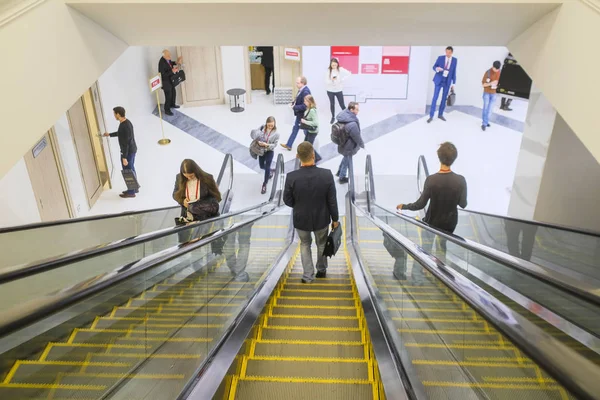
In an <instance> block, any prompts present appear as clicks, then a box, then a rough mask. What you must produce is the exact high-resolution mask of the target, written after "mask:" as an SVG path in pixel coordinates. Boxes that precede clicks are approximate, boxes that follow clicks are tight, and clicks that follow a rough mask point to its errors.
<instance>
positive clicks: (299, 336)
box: [262, 328, 362, 343]
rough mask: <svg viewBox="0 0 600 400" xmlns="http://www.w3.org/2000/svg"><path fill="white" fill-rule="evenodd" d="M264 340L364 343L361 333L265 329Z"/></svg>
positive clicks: (263, 332) (263, 331)
mask: <svg viewBox="0 0 600 400" xmlns="http://www.w3.org/2000/svg"><path fill="white" fill-rule="evenodd" d="M262 339H266V340H280V341H283V342H285V343H290V342H293V341H306V342H313V341H317V342H318V341H327V342H357V343H361V342H362V337H361V332H360V331H344V330H330V331H329V330H328V331H321V330H310V329H307V330H279V329H272V328H263V330H262Z"/></svg>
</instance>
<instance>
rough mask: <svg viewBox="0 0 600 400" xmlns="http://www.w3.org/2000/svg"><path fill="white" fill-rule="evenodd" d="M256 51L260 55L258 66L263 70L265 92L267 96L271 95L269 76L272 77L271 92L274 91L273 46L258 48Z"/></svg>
mask: <svg viewBox="0 0 600 400" xmlns="http://www.w3.org/2000/svg"><path fill="white" fill-rule="evenodd" d="M256 50H257V51H259V52H261V53H262V56H261V57H260V64H261V65H262V66H263V67H264V68H265V90H266V91H267V95H269V94H271V76H272V77H273V90H275V74H274V72H273V68H274V65H275V63H274V61H273V46H258V47H257V48H256Z"/></svg>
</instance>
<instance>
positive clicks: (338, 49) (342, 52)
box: [331, 46, 360, 74]
mask: <svg viewBox="0 0 600 400" xmlns="http://www.w3.org/2000/svg"><path fill="white" fill-rule="evenodd" d="M359 55H360V46H331V57H332V58H334V57H335V58H337V59H338V60H339V61H340V66H341V67H344V68H346V69H347V70H348V71H350V72H351V73H353V74H358V71H359Z"/></svg>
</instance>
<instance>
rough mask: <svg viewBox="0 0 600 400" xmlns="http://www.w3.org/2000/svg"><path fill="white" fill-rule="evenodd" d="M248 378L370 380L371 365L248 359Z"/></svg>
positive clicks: (365, 363)
mask: <svg viewBox="0 0 600 400" xmlns="http://www.w3.org/2000/svg"><path fill="white" fill-rule="evenodd" d="M246 376H249V377H252V376H263V377H280V378H284V377H291V378H315V379H360V380H368V379H369V364H368V363H367V362H366V361H364V360H361V361H356V362H354V361H353V362H336V361H330V360H327V361H326V362H321V361H302V360H301V359H298V360H293V361H281V360H263V359H253V358H250V359H248V365H247V369H246Z"/></svg>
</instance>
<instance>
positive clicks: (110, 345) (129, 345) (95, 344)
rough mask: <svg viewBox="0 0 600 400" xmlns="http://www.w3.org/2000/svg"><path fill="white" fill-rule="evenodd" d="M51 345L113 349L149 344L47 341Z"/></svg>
mask: <svg viewBox="0 0 600 400" xmlns="http://www.w3.org/2000/svg"><path fill="white" fill-rule="evenodd" d="M48 345H49V346H52V347H92V348H94V347H111V348H115V349H149V348H150V347H152V346H151V345H148V344H147V345H141V344H111V343H49V344H48Z"/></svg>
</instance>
